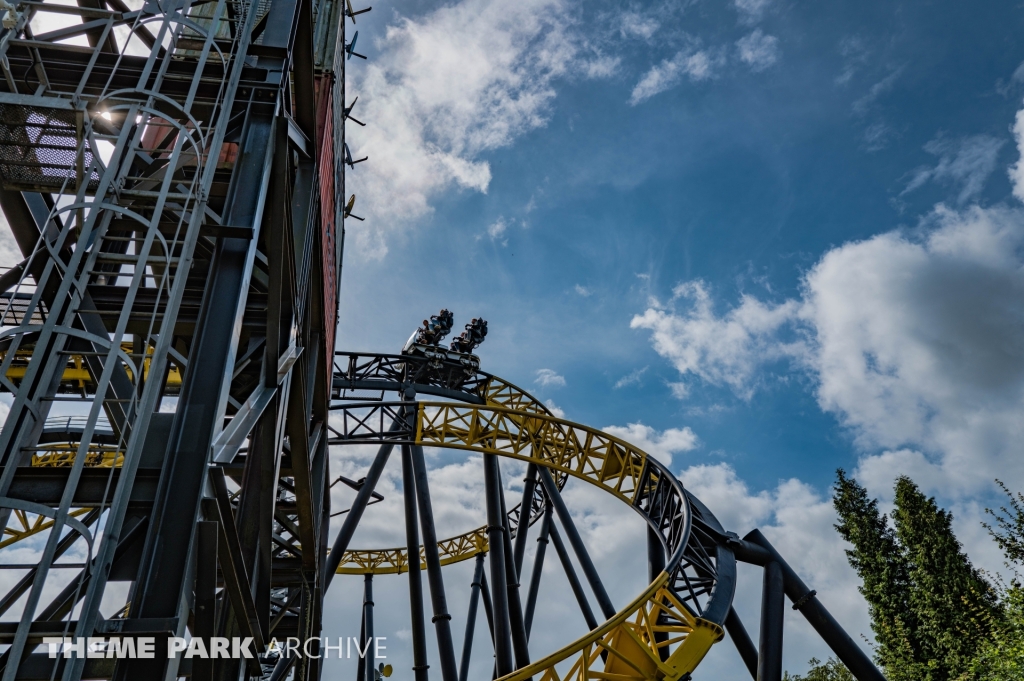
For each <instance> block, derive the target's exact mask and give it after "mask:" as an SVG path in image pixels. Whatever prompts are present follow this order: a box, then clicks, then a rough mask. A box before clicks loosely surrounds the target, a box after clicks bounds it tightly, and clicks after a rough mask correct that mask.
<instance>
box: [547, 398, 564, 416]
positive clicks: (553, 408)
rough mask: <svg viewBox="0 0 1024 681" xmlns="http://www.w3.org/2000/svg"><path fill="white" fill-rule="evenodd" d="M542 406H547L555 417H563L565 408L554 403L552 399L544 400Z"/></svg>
mask: <svg viewBox="0 0 1024 681" xmlns="http://www.w3.org/2000/svg"><path fill="white" fill-rule="evenodd" d="M544 406H545V407H547V408H548V410H550V411H551V413H552V414H553V415H554V416H555V417H557V418H560V419H564V418H565V410H564V409H562V408H561V407H559V406H558V405H557V404H555V401H554V400H546V401H545V402H544Z"/></svg>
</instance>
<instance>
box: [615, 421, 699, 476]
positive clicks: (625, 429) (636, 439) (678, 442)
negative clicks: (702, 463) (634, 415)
mask: <svg viewBox="0 0 1024 681" xmlns="http://www.w3.org/2000/svg"><path fill="white" fill-rule="evenodd" d="M601 430H603V431H604V432H606V433H608V434H609V435H614V436H615V437H617V438H620V439H622V440H625V441H626V442H628V443H630V444H632V445H636V446H637V447H639V448H640V449H641V450H643V451H645V452H647V453H648V454H650V455H651V456H653V457H654V458H655V459H657V460H658V461H661V462H662V463H663V464H665V465H666V466H671V465H672V455H673V454H676V453H678V452H688V451H690V450H692V449H696V448H697V444H698V443H699V440H698V439H697V435H696V434H694V432H693V431H692V430H690V429H689V428H688V427H687V428H669V429H667V430H663V431H662V432H660V433H659V432H658V431H657V430H655V429H654V428H651V427H650V426H645V425H644V424H642V423H639V422H638V423H630V424H629V425H626V426H605V427H604V428H602V429H601Z"/></svg>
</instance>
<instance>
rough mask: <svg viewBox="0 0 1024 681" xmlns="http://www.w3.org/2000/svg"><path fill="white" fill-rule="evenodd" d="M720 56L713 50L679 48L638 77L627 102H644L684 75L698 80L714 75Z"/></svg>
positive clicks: (720, 60)
mask: <svg viewBox="0 0 1024 681" xmlns="http://www.w3.org/2000/svg"><path fill="white" fill-rule="evenodd" d="M722 61H723V60H722V57H721V55H720V54H718V53H717V52H715V51H713V50H694V49H685V50H680V51H679V52H677V53H676V55H675V56H674V57H672V58H671V59H665V60H662V62H661V63H660V64H656V65H654V66H652V67H651V69H650V70H649V71H648V72H647V73H645V74H644V75H643V77H641V78H640V81H639V82H638V83H637V84H636V86H634V87H633V92H632V94H630V97H629V103H630V104H632V105H633V106H636V105H637V104H640V103H641V102H645V101H647V100H648V99H650V98H651V97H653V96H654V95H656V94H659V93H662V92H664V91H665V90H668V89H670V88H672V87H674V86H675V85H676V84H678V83H679V82H680V81H681V80H682V79H683V77H684V76H688V77H689V78H690V80H691V81H694V82H698V81H702V80H708V79H709V78H712V77H714V75H715V70H716V69H717V68H718V67H719V66H720V65H721V63H722Z"/></svg>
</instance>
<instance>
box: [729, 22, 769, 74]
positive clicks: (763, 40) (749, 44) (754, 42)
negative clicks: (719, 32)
mask: <svg viewBox="0 0 1024 681" xmlns="http://www.w3.org/2000/svg"><path fill="white" fill-rule="evenodd" d="M736 49H737V51H738V52H739V56H740V61H742V62H743V63H744V64H747V65H748V66H750V69H751V70H752V71H764V70H765V69H766V68H768V67H769V66H771V65H772V64H774V63H775V62H777V61H778V60H779V39H778V38H776V37H775V36H773V35H765V34H764V33H763V32H762V31H761V29H759V28H758V29H756V30H754V31H753V32H752V33H750V34H749V35H745V36H743V37H742V38H740V39H739V40H737V41H736Z"/></svg>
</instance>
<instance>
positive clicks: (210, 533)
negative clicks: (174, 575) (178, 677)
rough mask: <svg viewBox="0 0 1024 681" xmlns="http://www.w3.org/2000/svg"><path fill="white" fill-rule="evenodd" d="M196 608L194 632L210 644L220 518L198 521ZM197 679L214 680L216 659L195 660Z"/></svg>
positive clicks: (193, 664)
mask: <svg viewBox="0 0 1024 681" xmlns="http://www.w3.org/2000/svg"><path fill="white" fill-rule="evenodd" d="M197 530H198V531H197V534H198V537H197V541H196V558H197V560H196V593H195V598H196V607H195V618H194V621H195V625H194V627H193V629H192V635H193V636H194V637H196V638H199V639H203V642H204V643H205V644H207V646H209V643H210V639H211V638H212V637H213V636H215V635H216V626H217V618H216V613H217V532H218V531H219V530H218V528H217V522H216V521H202V522H199V523H197ZM192 679H194V681H213V660H212V659H204V658H202V657H196V658H193V660H192Z"/></svg>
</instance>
